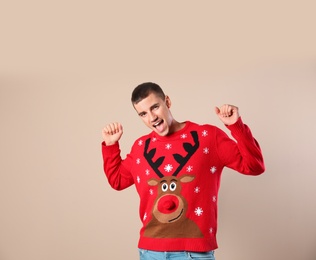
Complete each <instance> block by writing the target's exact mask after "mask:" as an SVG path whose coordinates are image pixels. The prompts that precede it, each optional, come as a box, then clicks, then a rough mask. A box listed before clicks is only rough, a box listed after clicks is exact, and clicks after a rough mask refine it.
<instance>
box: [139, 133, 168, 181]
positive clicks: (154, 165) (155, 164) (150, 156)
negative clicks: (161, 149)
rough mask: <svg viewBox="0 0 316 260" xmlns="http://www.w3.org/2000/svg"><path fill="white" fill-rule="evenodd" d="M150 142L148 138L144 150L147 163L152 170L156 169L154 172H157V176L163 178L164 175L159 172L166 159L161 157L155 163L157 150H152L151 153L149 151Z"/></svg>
mask: <svg viewBox="0 0 316 260" xmlns="http://www.w3.org/2000/svg"><path fill="white" fill-rule="evenodd" d="M149 142H150V138H148V139H147V140H146V142H145V150H144V157H145V158H146V160H147V162H148V163H149V165H150V166H151V168H153V169H154V171H155V172H156V174H157V175H158V176H159V177H160V178H163V177H164V175H163V174H162V173H161V172H160V171H159V169H158V168H159V166H160V165H161V164H162V162H163V160H164V159H165V156H161V157H159V158H158V159H157V160H156V161H155V162H154V161H153V158H154V156H155V153H156V148H154V149H151V150H150V151H149V152H147V151H148V147H149Z"/></svg>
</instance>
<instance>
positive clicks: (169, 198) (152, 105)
mask: <svg viewBox="0 0 316 260" xmlns="http://www.w3.org/2000/svg"><path fill="white" fill-rule="evenodd" d="M131 101H132V104H133V107H134V109H135V110H136V112H137V114H138V115H139V117H140V118H141V119H142V121H143V122H144V123H145V125H146V126H147V127H148V128H149V129H151V132H150V133H149V134H147V135H145V136H142V137H140V138H138V139H137V140H136V141H135V142H134V144H133V146H132V148H131V151H130V153H129V154H128V155H127V156H126V158H125V159H122V158H121V156H120V149H119V143H118V141H119V140H120V138H121V136H122V134H123V127H122V125H121V124H120V123H117V122H116V123H110V124H108V125H107V126H105V128H104V129H103V132H102V135H103V139H104V142H103V143H102V153H103V160H104V172H105V174H106V176H107V178H108V181H109V184H110V185H111V186H112V187H113V188H114V189H116V190H122V189H125V188H127V187H129V186H131V185H133V184H135V186H136V189H137V192H138V194H139V196H140V208H139V212H140V216H141V220H142V223H143V226H142V228H141V231H140V239H139V244H138V247H139V253H140V259H141V260H147V259H148V260H149V259H157V260H160V259H169V258H170V259H179V260H180V259H209V260H214V259H215V258H214V250H215V249H216V248H217V247H218V246H217V242H216V231H217V196H218V190H219V185H220V177H221V173H222V170H223V168H224V167H229V168H232V169H234V170H236V171H238V172H240V173H243V174H247V175H259V174H261V173H263V172H264V162H263V157H262V153H261V150H260V147H259V144H258V143H257V141H256V140H255V139H254V138H253V136H252V134H251V131H250V129H249V128H248V127H247V126H246V125H245V124H244V123H243V122H242V120H241V117H240V115H239V111H238V108H237V107H236V106H232V105H223V106H221V107H220V108H218V107H216V108H215V113H216V114H217V115H218V117H219V119H220V120H221V121H222V122H223V123H224V124H225V125H226V127H227V128H228V129H229V130H230V131H231V133H232V136H233V137H234V138H235V139H236V141H237V142H236V141H234V140H232V139H230V138H229V137H228V136H227V135H226V134H225V133H224V132H223V131H222V130H220V129H219V128H217V127H215V126H212V125H208V124H205V125H198V124H196V123H193V122H191V121H185V122H178V121H176V120H175V119H174V118H173V116H172V113H171V111H170V107H171V100H170V98H169V97H168V96H166V95H165V94H164V92H163V90H162V89H161V88H160V86H159V85H157V84H155V83H151V82H146V83H143V84H141V85H139V86H137V87H136V88H135V89H134V91H133V93H132V98H131Z"/></svg>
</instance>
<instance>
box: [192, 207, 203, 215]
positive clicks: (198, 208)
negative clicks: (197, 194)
mask: <svg viewBox="0 0 316 260" xmlns="http://www.w3.org/2000/svg"><path fill="white" fill-rule="evenodd" d="M194 213H195V215H197V216H199V217H200V216H202V214H203V209H202V208H200V207H197V208H196V209H195V210H194Z"/></svg>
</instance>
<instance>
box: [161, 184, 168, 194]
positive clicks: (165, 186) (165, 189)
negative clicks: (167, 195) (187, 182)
mask: <svg viewBox="0 0 316 260" xmlns="http://www.w3.org/2000/svg"><path fill="white" fill-rule="evenodd" d="M161 189H162V191H163V192H166V191H167V190H168V184H167V183H164V184H162V186H161Z"/></svg>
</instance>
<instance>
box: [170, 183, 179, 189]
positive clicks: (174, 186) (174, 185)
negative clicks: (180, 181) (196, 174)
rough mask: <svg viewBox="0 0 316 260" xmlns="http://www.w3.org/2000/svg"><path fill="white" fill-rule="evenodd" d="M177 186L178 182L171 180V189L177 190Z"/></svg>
mask: <svg viewBox="0 0 316 260" xmlns="http://www.w3.org/2000/svg"><path fill="white" fill-rule="evenodd" d="M176 188H177V184H176V183H175V182H171V184H170V190H171V191H175V190H176Z"/></svg>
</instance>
